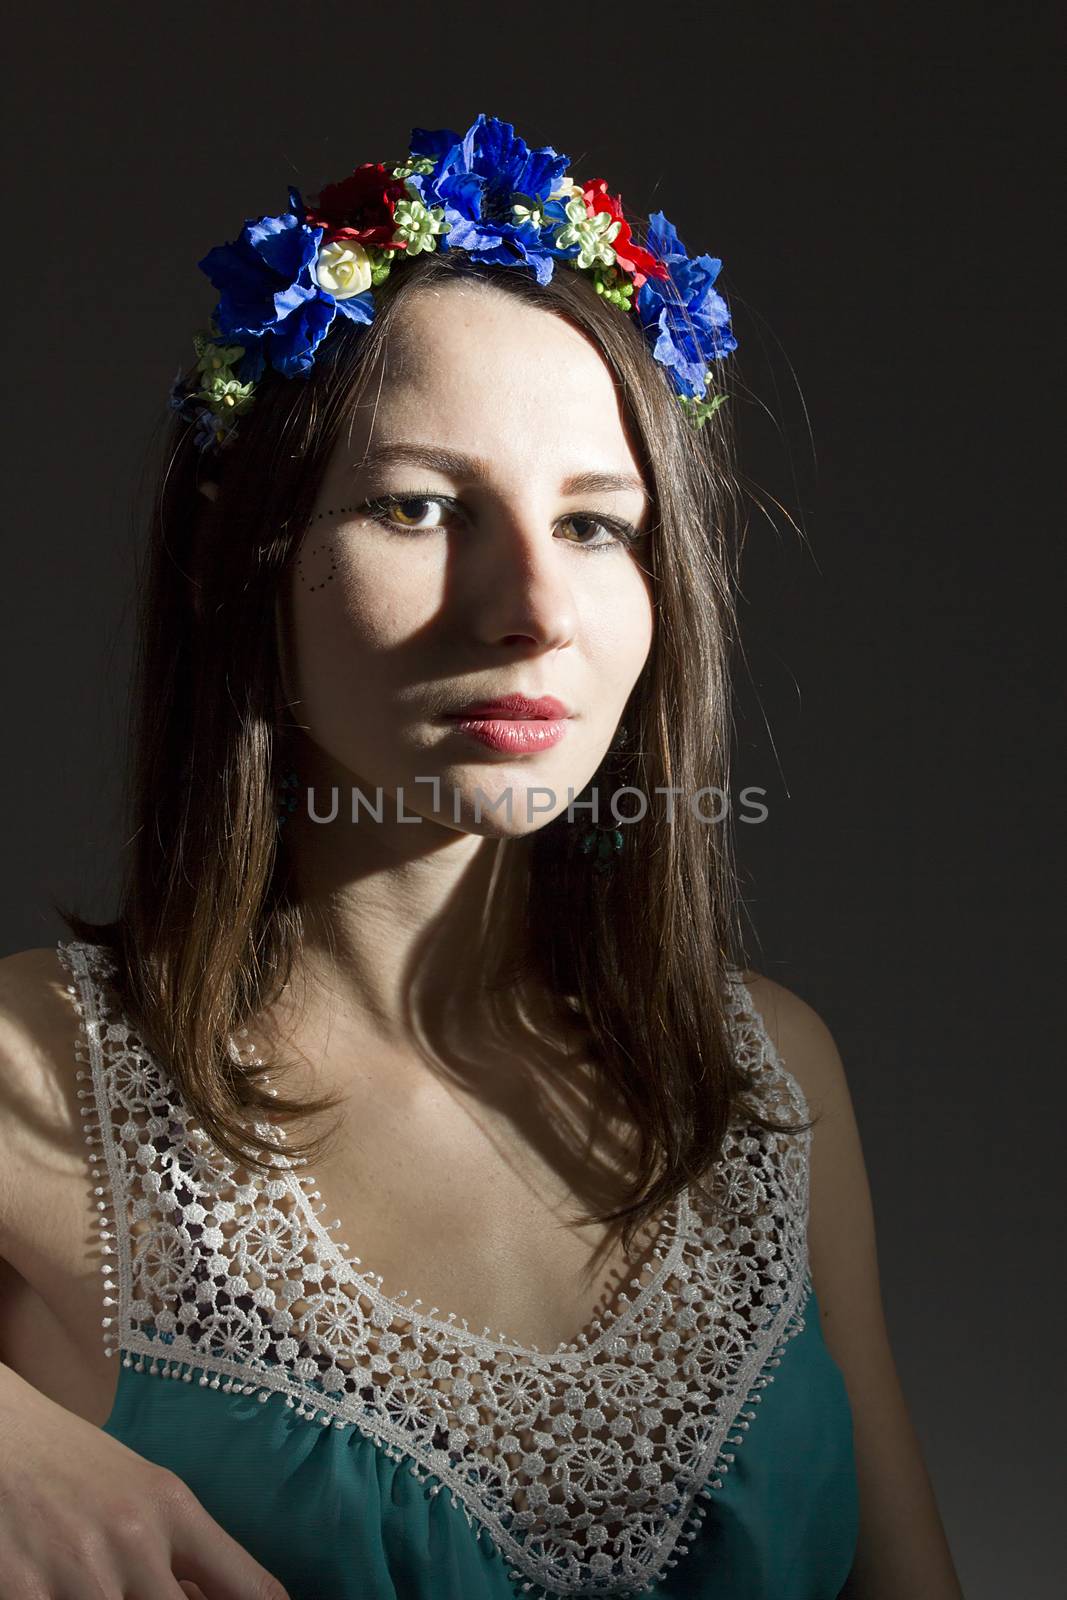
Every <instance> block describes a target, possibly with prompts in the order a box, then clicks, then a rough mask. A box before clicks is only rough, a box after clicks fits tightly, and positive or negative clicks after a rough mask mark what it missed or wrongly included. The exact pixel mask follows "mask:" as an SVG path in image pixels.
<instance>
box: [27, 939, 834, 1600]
mask: <svg viewBox="0 0 1067 1600" xmlns="http://www.w3.org/2000/svg"><path fill="white" fill-rule="evenodd" d="M58 953H59V955H60V958H61V960H62V962H63V964H64V966H65V967H66V969H67V970H68V971H69V972H70V974H71V976H72V977H73V979H74V982H73V983H72V984H69V985H68V986H67V989H68V993H69V994H70V995H71V996H72V997H73V1003H74V1005H75V1007H76V1009H77V1012H78V1015H79V1019H80V1020H79V1033H80V1035H82V1036H83V1037H81V1038H80V1039H79V1042H78V1045H77V1047H76V1053H77V1056H78V1059H79V1061H81V1062H83V1063H86V1064H87V1065H88V1066H89V1069H90V1070H89V1071H88V1072H85V1071H79V1072H78V1074H77V1076H78V1079H79V1080H84V1081H86V1082H88V1083H89V1085H90V1086H89V1087H87V1088H81V1089H79V1091H78V1094H79V1097H80V1098H83V1099H87V1100H90V1101H91V1104H89V1105H87V1106H85V1107H83V1108H82V1112H81V1115H82V1117H83V1119H84V1120H85V1137H86V1142H87V1144H88V1146H89V1161H90V1164H91V1167H92V1172H93V1179H94V1188H93V1194H94V1197H95V1200H96V1208H97V1212H98V1219H97V1220H98V1226H99V1230H100V1248H101V1252H102V1256H103V1262H102V1265H101V1271H102V1273H103V1275H104V1308H105V1313H106V1314H105V1317H104V1321H103V1328H104V1348H105V1350H106V1352H107V1354H108V1355H113V1354H115V1353H116V1351H119V1350H122V1351H123V1352H125V1353H124V1357H123V1365H124V1366H126V1367H129V1366H131V1365H132V1366H134V1367H135V1369H136V1370H137V1371H138V1372H149V1373H151V1374H153V1375H158V1376H161V1377H174V1378H180V1379H181V1380H182V1381H183V1382H185V1383H189V1382H191V1381H192V1380H193V1376H194V1374H198V1375H199V1377H198V1381H199V1383H200V1384H201V1386H209V1387H211V1388H212V1389H218V1388H220V1387H221V1388H222V1390H223V1391H224V1392H225V1393H227V1394H230V1393H233V1392H235V1391H236V1392H238V1393H243V1394H255V1395H256V1396H257V1398H258V1399H259V1400H260V1401H264V1402H265V1401H266V1400H268V1399H269V1398H270V1396H271V1395H272V1394H281V1395H284V1396H285V1402H286V1405H287V1406H289V1407H292V1408H295V1410H296V1413H297V1415H298V1416H300V1417H306V1418H308V1419H309V1421H316V1422H319V1423H321V1424H322V1425H323V1426H326V1427H328V1426H331V1425H332V1426H333V1427H336V1428H346V1427H356V1428H358V1429H359V1431H360V1432H361V1433H362V1434H364V1435H366V1436H367V1437H369V1438H371V1439H372V1440H374V1442H375V1443H376V1444H377V1445H378V1446H380V1447H381V1448H382V1449H383V1450H384V1451H385V1453H386V1454H387V1455H388V1456H389V1457H391V1458H392V1459H394V1460H397V1461H403V1462H405V1463H406V1464H407V1465H408V1467H409V1470H410V1471H411V1473H412V1474H413V1476H414V1477H415V1478H417V1479H418V1480H419V1481H422V1482H425V1481H426V1480H427V1479H428V1478H429V1477H430V1476H431V1475H432V1476H433V1477H434V1478H435V1479H436V1480H437V1481H436V1482H433V1483H430V1484H429V1492H430V1493H431V1494H437V1493H438V1492H439V1490H440V1489H442V1488H445V1487H447V1488H448V1489H449V1490H450V1492H451V1501H452V1504H453V1505H454V1506H455V1507H456V1508H457V1509H458V1510H461V1511H462V1512H463V1513H464V1515H465V1516H466V1519H467V1522H468V1523H469V1525H470V1526H471V1528H472V1529H476V1527H477V1526H478V1525H479V1524H480V1525H481V1526H482V1527H484V1528H486V1529H487V1530H488V1532H489V1533H490V1534H491V1536H492V1538H493V1540H494V1541H495V1543H496V1546H497V1548H498V1551H499V1553H500V1555H501V1557H502V1558H504V1559H505V1560H507V1561H508V1562H510V1563H511V1565H510V1566H509V1569H508V1575H509V1577H510V1578H511V1579H513V1580H515V1581H517V1582H519V1584H520V1586H521V1589H522V1591H523V1592H525V1593H529V1594H531V1595H532V1596H533V1597H534V1600H554V1597H555V1596H558V1595H592V1594H612V1595H621V1596H626V1595H640V1594H646V1593H648V1591H649V1590H651V1589H652V1588H654V1587H655V1584H656V1583H657V1582H658V1580H659V1579H660V1578H661V1577H662V1576H663V1573H664V1572H665V1570H666V1569H667V1568H670V1567H674V1566H676V1565H677V1563H678V1560H679V1558H680V1557H682V1556H684V1555H686V1554H688V1547H689V1544H690V1542H691V1541H692V1540H693V1538H694V1537H695V1535H696V1534H697V1533H698V1532H699V1529H700V1525H701V1522H702V1521H703V1519H704V1517H705V1515H706V1512H707V1507H706V1504H702V1503H701V1502H702V1501H703V1502H706V1501H708V1500H710V1499H711V1497H712V1493H713V1491H714V1490H715V1489H719V1488H721V1487H722V1479H723V1475H724V1474H725V1473H726V1472H727V1471H728V1469H729V1466H730V1463H731V1462H732V1461H733V1459H734V1456H733V1454H732V1452H731V1448H730V1447H736V1446H737V1445H739V1444H741V1443H742V1442H743V1439H744V1434H745V1432H746V1431H747V1429H748V1427H749V1424H750V1423H751V1422H752V1421H753V1420H754V1418H755V1415H756V1412H755V1410H754V1409H746V1408H750V1407H754V1405H755V1403H757V1402H758V1401H759V1400H760V1399H761V1398H762V1390H763V1389H765V1388H766V1386H767V1385H768V1384H769V1383H770V1382H772V1381H773V1374H774V1369H775V1368H777V1367H778V1366H779V1364H780V1361H781V1356H782V1352H783V1350H784V1349H785V1346H786V1344H787V1342H788V1340H789V1339H790V1338H792V1337H793V1336H794V1335H795V1334H797V1333H799V1332H800V1331H801V1330H802V1329H803V1327H804V1316H803V1311H804V1307H805V1305H806V1302H807V1299H808V1296H809V1294H810V1292H811V1279H810V1272H809V1269H808V1259H807V1219H808V1201H809V1157H810V1139H811V1136H810V1133H801V1134H796V1135H779V1134H773V1133H764V1132H763V1131H762V1130H760V1129H753V1130H751V1131H747V1130H746V1128H745V1127H743V1126H741V1125H737V1126H735V1127H734V1128H733V1129H732V1130H731V1132H730V1134H729V1135H728V1138H727V1142H726V1145H725V1147H724V1151H723V1157H722V1160H721V1162H720V1164H719V1166H718V1167H717V1169H716V1177H715V1180H714V1183H713V1185H712V1187H711V1193H712V1196H713V1198H714V1200H715V1202H716V1206H715V1214H714V1215H713V1216H709V1215H702V1214H701V1213H700V1212H698V1210H697V1209H696V1208H695V1206H694V1204H693V1203H692V1201H691V1198H690V1195H689V1192H688V1190H686V1191H684V1192H683V1194H682V1195H681V1196H680V1197H679V1200H678V1202H677V1204H676V1206H675V1207H674V1208H673V1217H672V1220H671V1222H670V1223H669V1224H668V1223H665V1224H664V1226H663V1228H662V1230H661V1233H660V1235H659V1236H658V1242H657V1244H656V1247H655V1249H654V1250H653V1253H652V1254H653V1260H654V1261H658V1266H653V1264H652V1262H646V1264H645V1269H644V1270H645V1272H646V1273H647V1274H648V1277H647V1281H646V1282H645V1283H644V1284H643V1285H642V1281H641V1278H634V1279H633V1280H632V1281H631V1284H630V1287H631V1288H633V1289H636V1290H638V1291H639V1292H638V1293H637V1294H636V1295H635V1296H634V1298H633V1300H630V1298H629V1297H628V1296H627V1295H626V1294H621V1295H620V1296H619V1297H618V1299H619V1301H620V1303H621V1305H622V1309H621V1310H620V1311H619V1312H617V1313H616V1312H613V1311H611V1310H610V1309H608V1310H606V1311H605V1313H604V1318H603V1320H602V1321H601V1320H597V1321H594V1322H593V1323H591V1324H590V1332H591V1333H592V1334H593V1335H594V1336H593V1337H590V1336H589V1334H587V1333H583V1334H582V1335H581V1336H580V1337H579V1339H578V1340H577V1341H576V1342H575V1343H574V1344H572V1345H566V1346H565V1345H563V1344H561V1345H560V1346H559V1348H558V1349H557V1351H556V1352H555V1353H554V1354H551V1355H549V1354H547V1353H543V1352H541V1351H539V1350H537V1349H536V1348H525V1347H523V1346H520V1345H518V1344H516V1343H515V1342H514V1341H512V1340H510V1339H508V1338H507V1337H506V1336H505V1335H503V1334H501V1335H500V1337H499V1339H497V1340H494V1339H492V1338H491V1337H490V1336H489V1330H488V1329H485V1330H483V1332H482V1334H476V1333H473V1332H471V1330H470V1329H469V1328H468V1326H467V1323H466V1322H465V1321H462V1320H461V1322H460V1323H459V1324H457V1323H456V1319H455V1316H454V1314H452V1315H450V1316H449V1317H448V1319H447V1320H445V1321H443V1320H440V1319H439V1318H437V1317H436V1316H435V1315H434V1313H436V1312H437V1310H438V1308H437V1307H436V1306H435V1307H433V1308H432V1310H431V1312H430V1313H424V1312H420V1311H419V1310H418V1309H417V1308H418V1306H419V1305H420V1304H421V1302H420V1301H418V1300H415V1301H414V1302H412V1303H410V1304H408V1303H406V1302H407V1291H404V1292H403V1293H402V1294H401V1295H400V1296H398V1297H397V1298H396V1299H389V1298H388V1297H386V1296H384V1295H383V1294H382V1293H381V1291H380V1284H381V1282H382V1280H381V1278H380V1277H378V1276H376V1275H375V1274H373V1273H370V1272H367V1271H363V1272H361V1271H359V1270H357V1267H358V1265H359V1262H358V1258H349V1257H346V1256H345V1255H344V1254H343V1251H344V1250H345V1249H346V1248H347V1246H343V1245H342V1246H339V1245H337V1244H336V1243H335V1241H334V1240H333V1239H331V1238H330V1233H329V1231H328V1228H327V1227H324V1226H323V1225H322V1224H321V1223H320V1222H319V1220H318V1215H319V1213H321V1212H322V1210H323V1209H324V1206H323V1205H319V1206H318V1207H316V1206H314V1205H313V1204H312V1202H313V1201H315V1200H321V1196H320V1194H319V1192H318V1191H317V1190H311V1192H310V1193H306V1192H305V1186H307V1187H310V1186H311V1185H313V1184H314V1182H315V1179H314V1178H311V1177H299V1176H297V1175H296V1172H295V1168H296V1166H297V1165H298V1164H299V1165H306V1161H304V1162H298V1161H297V1160H296V1158H294V1159H293V1160H292V1161H291V1162H288V1163H287V1162H286V1161H285V1159H284V1158H283V1157H281V1156H275V1157H273V1158H270V1159H271V1163H272V1165H273V1166H276V1167H277V1168H278V1175H277V1177H270V1176H268V1175H267V1174H262V1173H255V1172H249V1170H248V1169H244V1168H240V1167H238V1166H237V1165H236V1164H235V1163H234V1162H233V1161H232V1160H230V1159H229V1158H228V1157H226V1156H225V1155H224V1154H223V1153H222V1152H221V1151H220V1150H219V1149H218V1148H217V1146H215V1145H214V1144H213V1143H212V1142H211V1141H210V1140H209V1139H208V1137H207V1135H206V1134H205V1133H204V1131H203V1130H202V1129H201V1128H199V1127H198V1126H197V1125H196V1124H195V1122H194V1120H193V1118H192V1116H191V1113H190V1112H189V1111H188V1109H187V1108H186V1106H185V1104H184V1102H183V1100H182V1098H181V1096H180V1094H179V1092H178V1089H177V1086H176V1085H175V1084H174V1083H173V1082H172V1081H171V1079H170V1078H169V1076H168V1074H167V1073H166V1072H165V1071H164V1070H162V1069H161V1067H160V1065H159V1063H158V1062H156V1061H155V1060H154V1058H153V1057H151V1056H150V1055H149V1053H148V1051H147V1050H146V1049H145V1047H144V1045H143V1044H142V1043H141V1042H140V1040H139V1039H138V1038H137V1035H136V1034H135V1032H134V1030H133V1028H132V1026H130V1025H129V1023H128V1022H127V1021H126V1020H125V1019H124V1018H123V1017H122V1016H121V1015H120V1014H118V1013H117V1011H116V1010H115V1009H114V1006H115V1002H114V996H113V994H112V993H111V992H110V991H109V989H108V986H107V979H108V977H109V976H110V975H111V972H112V968H111V957H110V955H109V954H108V952H107V951H106V950H105V949H104V948H103V947H102V946H96V945H91V944H87V943H85V942H83V941H78V940H73V941H70V942H69V943H66V944H63V943H61V944H60V945H59V946H58ZM729 1006H730V1013H731V1017H730V1021H731V1029H732V1033H733V1038H734V1043H735V1050H736V1054H737V1058H738V1060H739V1062H740V1064H741V1065H742V1066H744V1067H746V1068H748V1069H750V1070H753V1071H755V1072H756V1075H757V1076H756V1083H757V1089H756V1093H757V1095H758V1096H759V1099H760V1102H761V1104H762V1105H763V1106H765V1107H766V1108H768V1109H770V1110H772V1111H774V1112H776V1113H777V1114H778V1115H779V1116H782V1115H784V1116H785V1117H786V1118H787V1119H788V1120H794V1119H799V1120H806V1119H807V1116H808V1110H807V1105H806V1102H805V1100H804V1097H803V1094H802V1093H801V1090H800V1087H799V1085H798V1084H797V1083H796V1081H795V1079H794V1078H793V1076H792V1074H791V1073H789V1072H788V1071H787V1070H786V1069H785V1067H784V1066H783V1064H782V1062H781V1060H780V1058H779V1057H778V1054H777V1052H776V1051H775V1048H774V1045H773V1043H772V1042H771V1040H770V1038H769V1037H768V1035H767V1032H766V1029H765V1028H764V1026H763V1022H762V1019H761V1018H760V1016H759V1013H758V1011H756V1009H755V1007H754V1006H753V1005H752V1001H751V996H750V995H749V993H748V991H747V989H746V988H745V986H744V984H743V983H742V982H741V981H740V977H739V975H736V974H734V975H732V978H731V987H730V994H729ZM254 1127H255V1134H256V1137H257V1138H258V1137H260V1136H263V1137H271V1136H272V1135H273V1136H277V1134H278V1131H279V1130H278V1129H277V1127H271V1126H270V1125H269V1124H264V1123H256V1124H255V1125H254ZM283 1139H284V1136H283ZM709 1209H710V1208H709ZM339 1226H340V1222H339V1220H338V1221H335V1222H333V1223H331V1224H329V1229H333V1228H337V1227H339ZM668 1238H669V1241H670V1242H669V1243H667V1244H665V1241H666V1240H667V1239H668ZM116 1295H117V1299H116ZM401 1302H405V1303H401ZM161 1342H162V1343H164V1344H166V1345H167V1347H168V1351H169V1353H168V1355H167V1356H165V1357H163V1358H162V1359H161V1358H160V1343H161ZM251 1373H254V1374H255V1380H254V1381H253V1382H251V1383H250V1382H248V1378H249V1375H250V1374H251Z"/></svg>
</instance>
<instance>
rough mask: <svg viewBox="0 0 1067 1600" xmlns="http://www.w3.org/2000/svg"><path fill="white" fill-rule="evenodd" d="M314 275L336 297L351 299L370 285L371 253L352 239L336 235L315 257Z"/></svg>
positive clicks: (337, 298)
mask: <svg viewBox="0 0 1067 1600" xmlns="http://www.w3.org/2000/svg"><path fill="white" fill-rule="evenodd" d="M312 276H313V277H314V279H315V282H316V283H317V284H318V286H319V288H320V289H325V290H326V293H327V294H332V295H333V297H334V299H335V300H350V299H351V298H352V296H353V295H356V294H363V293H364V292H365V291H366V290H367V289H369V288H370V286H371V270H370V257H369V256H368V254H367V252H366V250H364V248H363V246H362V245H361V244H356V243H355V242H354V241H353V240H352V239H334V240H332V241H331V242H330V243H329V244H327V245H323V247H322V249H321V250H320V251H319V253H318V255H317V256H316V257H315V264H314V266H313V267H312Z"/></svg>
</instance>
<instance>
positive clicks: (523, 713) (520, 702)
mask: <svg viewBox="0 0 1067 1600" xmlns="http://www.w3.org/2000/svg"><path fill="white" fill-rule="evenodd" d="M570 714H571V713H570V707H569V706H565V705H564V704H563V701H562V700H557V699H556V697H555V695H552V694H543V695H541V697H540V698H539V699H537V700H531V699H530V698H529V696H528V695H525V694H506V695H503V696H502V697H501V698H500V699H499V700H478V701H477V702H475V703H473V704H471V705H469V706H461V707H460V709H459V710H458V711H452V712H449V713H448V715H449V716H453V717H503V718H505V719H506V720H507V721H509V722H516V721H522V720H524V719H527V718H530V717H537V718H545V719H550V718H551V719H554V718H556V717H569V716H570Z"/></svg>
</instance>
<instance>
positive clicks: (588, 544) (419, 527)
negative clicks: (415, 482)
mask: <svg viewBox="0 0 1067 1600" xmlns="http://www.w3.org/2000/svg"><path fill="white" fill-rule="evenodd" d="M358 509H359V510H360V511H362V512H364V513H365V514H366V515H367V516H368V517H370V518H371V519H372V521H374V522H377V523H380V525H381V526H382V527H383V528H389V529H391V530H392V532H394V533H405V532H406V533H431V532H433V531H435V530H436V529H438V528H441V527H444V526H445V521H444V520H443V517H442V518H439V519H438V520H437V521H435V522H427V521H426V520H425V518H426V515H427V512H428V511H434V510H436V511H438V512H440V513H447V512H449V511H454V512H457V513H458V512H459V511H460V506H459V502H458V501H456V500H453V499H452V498H451V497H450V496H448V495H440V494H430V493H426V494H419V493H415V494H381V495H377V496H376V497H375V498H374V499H373V500H366V501H364V503H363V504H362V505H361V506H360V507H359V508H358ZM560 523H561V525H564V526H566V525H567V524H570V525H571V526H572V527H577V529H578V537H577V538H565V540H564V542H565V543H566V544H574V545H576V546H577V547H578V549H580V550H618V549H629V548H631V547H632V546H633V545H636V544H638V543H639V542H640V541H641V539H642V537H643V536H642V535H641V534H640V533H639V532H638V530H637V529H636V528H635V527H634V525H633V523H631V522H625V521H623V520H622V519H621V518H619V517H598V516H594V515H593V513H592V512H588V511H572V512H569V513H568V515H567V516H565V517H561V518H560Z"/></svg>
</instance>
